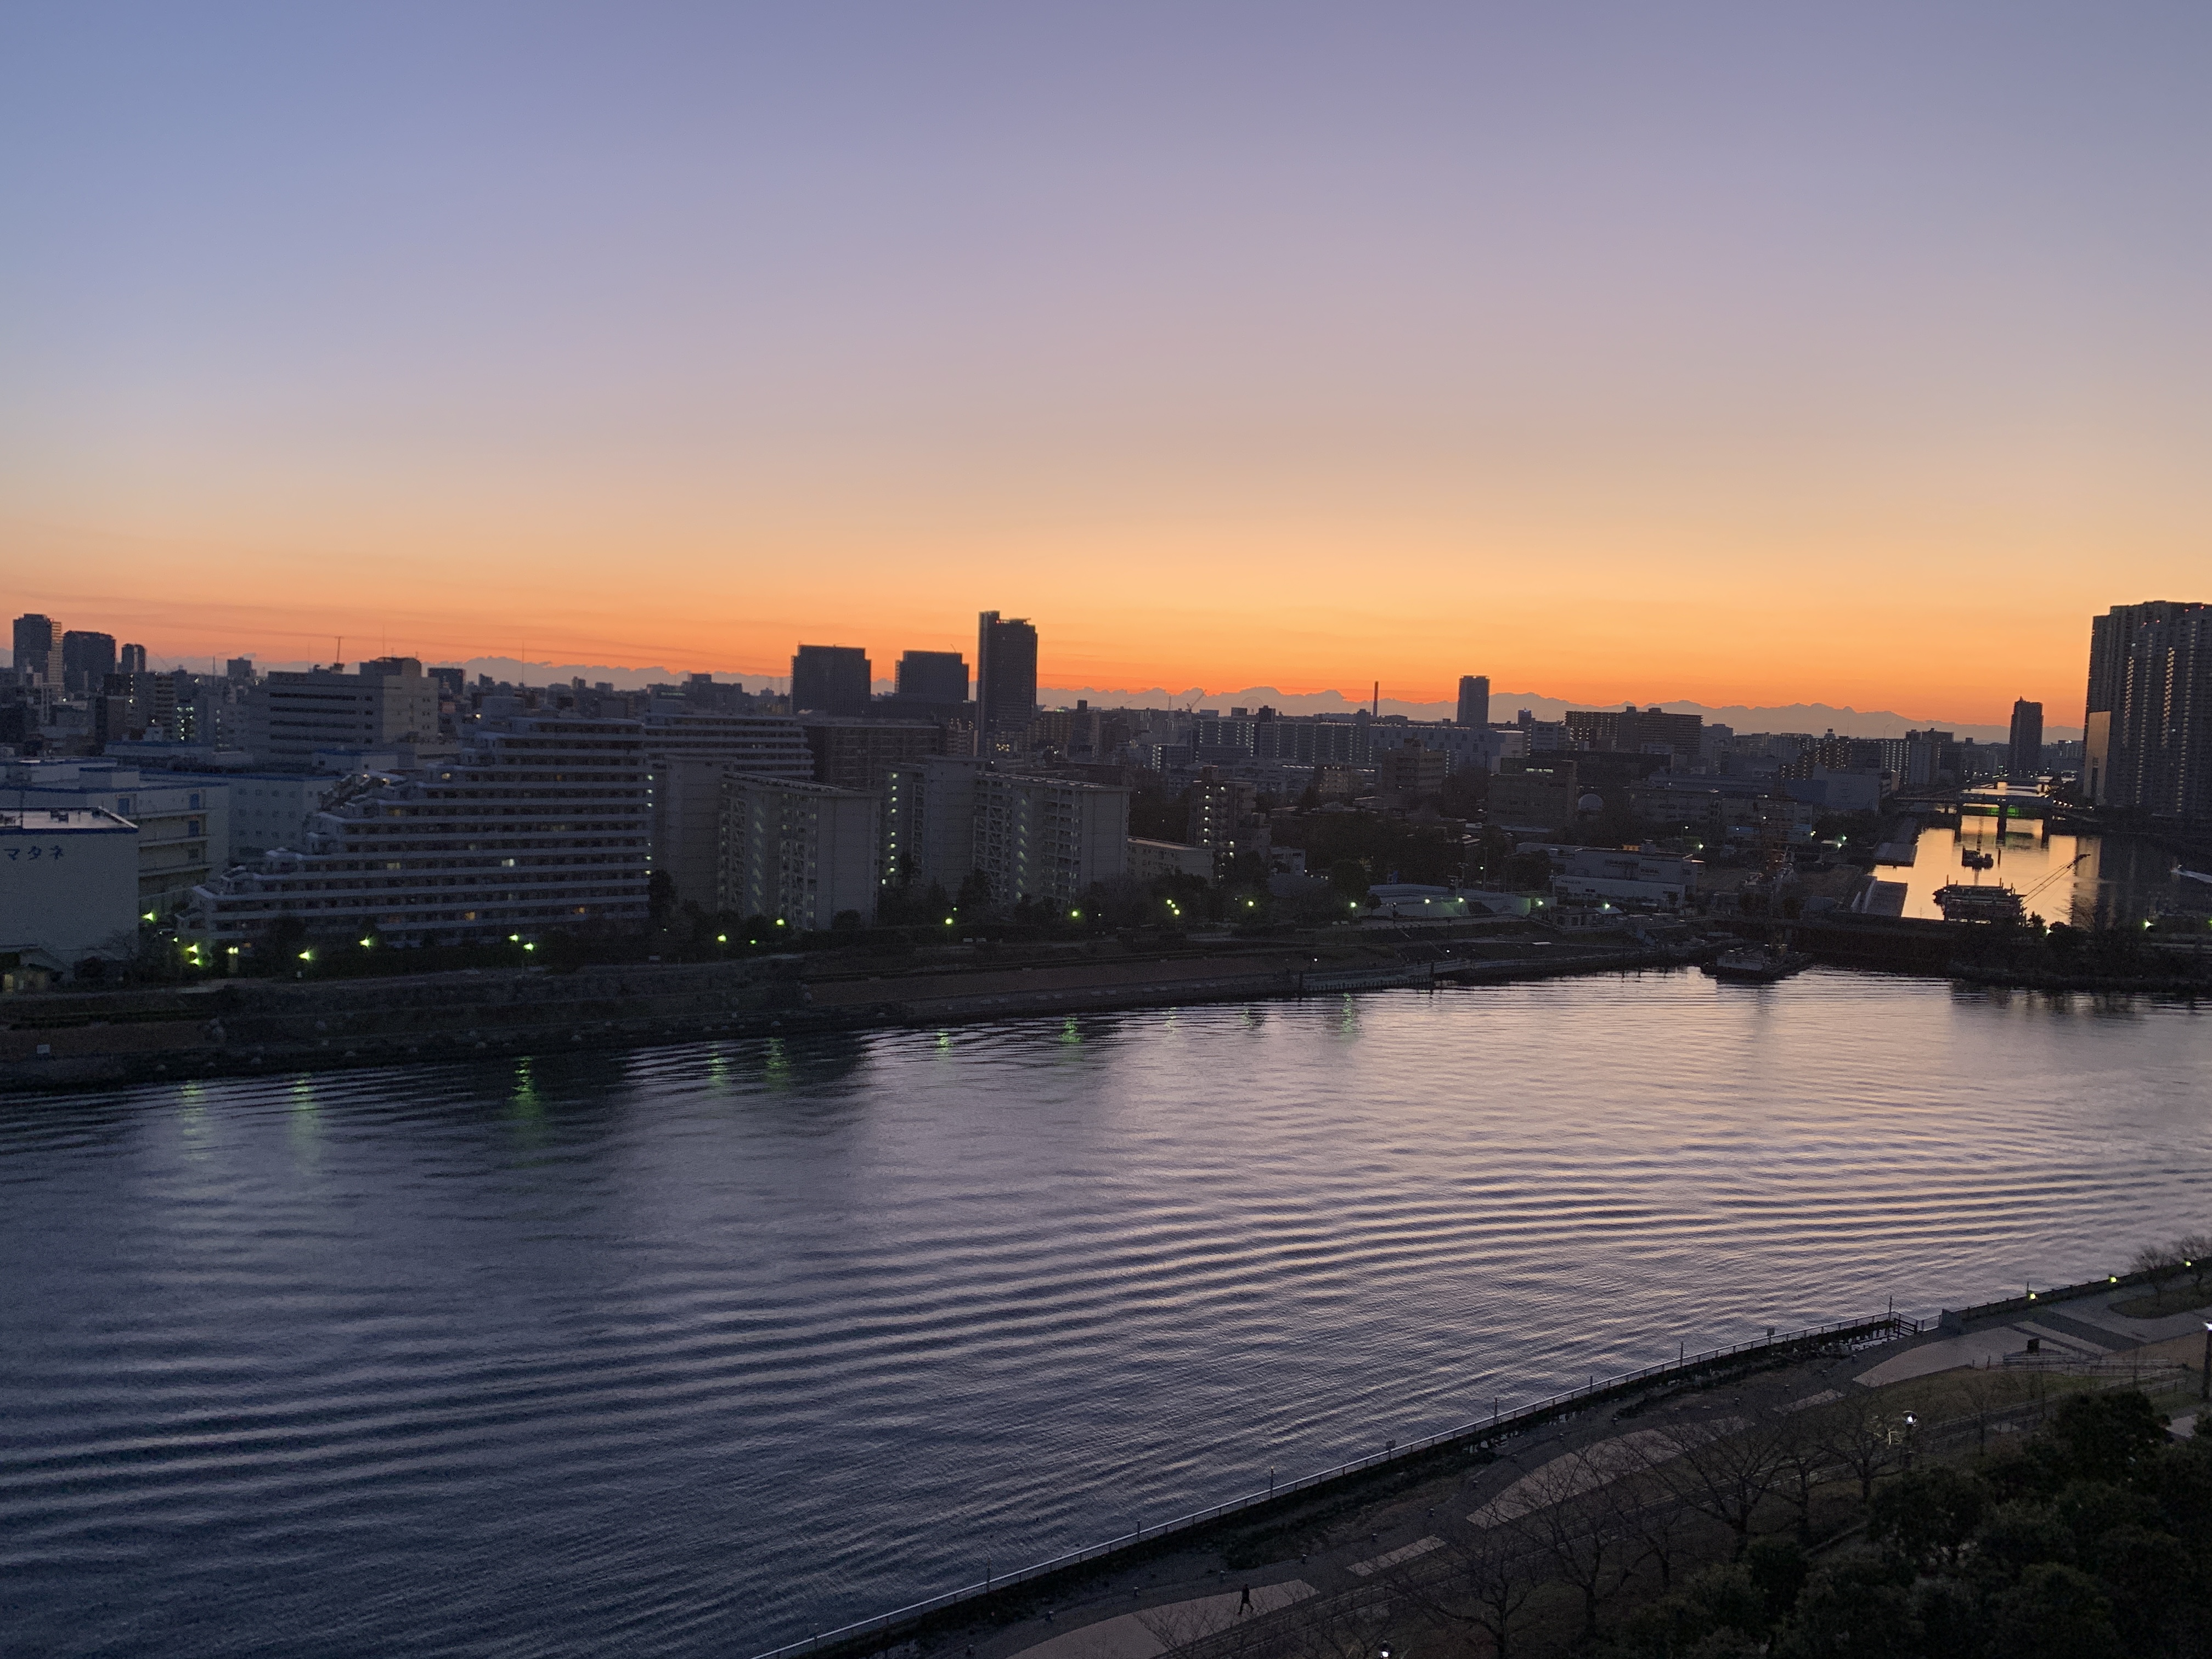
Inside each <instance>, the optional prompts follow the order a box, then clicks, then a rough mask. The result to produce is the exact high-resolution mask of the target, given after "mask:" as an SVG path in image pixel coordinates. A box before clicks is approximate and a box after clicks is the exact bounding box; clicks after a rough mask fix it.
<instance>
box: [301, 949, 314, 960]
mask: <svg viewBox="0 0 2212 1659" xmlns="http://www.w3.org/2000/svg"><path fill="white" fill-rule="evenodd" d="M314 959H315V953H314V952H313V951H301V952H300V960H301V961H302V962H313V960H314Z"/></svg>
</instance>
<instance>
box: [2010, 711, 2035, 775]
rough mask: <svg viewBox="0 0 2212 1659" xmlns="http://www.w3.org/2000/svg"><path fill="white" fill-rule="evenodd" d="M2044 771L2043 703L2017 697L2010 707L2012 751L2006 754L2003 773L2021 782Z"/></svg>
mask: <svg viewBox="0 0 2212 1659" xmlns="http://www.w3.org/2000/svg"><path fill="white" fill-rule="evenodd" d="M2042 771H2043V705H2042V704H2041V703H2039V702H2028V700H2027V698H2025V697H2020V698H2016V699H2015V701H2014V702H2013V706H2012V752H2011V753H2010V754H2009V755H2008V756H2006V757H2005V775H2006V776H2007V777H2008V778H2019V779H2021V780H2023V781H2025V780H2027V779H2029V778H2033V777H2037V776H2039V775H2041V774H2042Z"/></svg>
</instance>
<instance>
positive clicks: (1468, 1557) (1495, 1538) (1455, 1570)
mask: <svg viewBox="0 0 2212 1659" xmlns="http://www.w3.org/2000/svg"><path fill="white" fill-rule="evenodd" d="M1443 1540H1444V1547H1443V1550H1442V1551H1439V1552H1437V1553H1438V1554H1440V1555H1442V1556H1443V1560H1442V1561H1441V1562H1440V1563H1439V1564H1438V1565H1437V1568H1433V1569H1431V1570H1430V1571H1426V1572H1424V1573H1420V1574H1419V1575H1408V1576H1407V1577H1406V1579H1405V1580H1404V1581H1402V1582H1403V1583H1404V1584H1405V1587H1406V1589H1407V1594H1408V1595H1410V1596H1411V1597H1412V1598H1413V1601H1415V1602H1416V1603H1417V1604H1418V1605H1419V1606H1420V1607H1421V1608H1422V1609H1423V1610H1424V1611H1425V1612H1426V1613H1429V1614H1431V1616H1432V1617H1434V1618H1437V1619H1438V1620H1443V1621H1444V1622H1446V1623H1448V1624H1453V1625H1458V1626H1464V1627H1468V1628H1471V1629H1474V1630H1480V1631H1481V1632H1483V1633H1484V1634H1485V1635H1486V1636H1488V1637H1489V1638H1490V1644H1491V1648H1492V1651H1493V1652H1494V1653H1495V1654H1496V1655H1497V1659H1512V1640H1513V1633H1514V1632H1515V1631H1516V1630H1518V1629H1519V1628H1520V1624H1521V1614H1522V1609H1523V1608H1525V1607H1527V1606H1528V1598H1529V1597H1530V1596H1531V1595H1534V1594H1535V1592H1536V1587H1537V1585H1538V1584H1540V1583H1542V1582H1543V1568H1542V1563H1541V1559H1540V1558H1539V1557H1538V1555H1537V1553H1536V1552H1535V1550H1534V1548H1532V1547H1531V1541H1530V1540H1529V1539H1528V1536H1527V1535H1526V1534H1523V1533H1522V1530H1521V1529H1520V1528H1518V1527H1516V1526H1513V1525H1510V1524H1509V1525H1504V1526H1496V1527H1480V1528H1472V1527H1470V1528H1461V1527H1457V1526H1455V1527H1450V1528H1446V1529H1445V1531H1444V1534H1443Z"/></svg>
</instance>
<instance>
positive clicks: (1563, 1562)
mask: <svg viewBox="0 0 2212 1659" xmlns="http://www.w3.org/2000/svg"><path fill="white" fill-rule="evenodd" d="M2050 1386H2051V1384H2050V1382H2049V1380H2048V1379H2047V1378H2045V1377H2042V1376H2033V1377H2032V1378H2021V1377H2019V1376H2008V1375H2005V1374H2002V1373H1996V1374H1988V1373H1984V1374H1980V1379H1979V1381H1978V1383H1971V1382H1970V1383H1966V1384H1964V1385H1963V1386H1962V1387H1961V1389H1960V1391H1959V1393H1958V1395H1956V1397H1955V1398H1956V1402H1957V1404H1958V1405H1959V1406H1960V1407H1961V1408H1962V1415H1960V1417H1959V1418H1957V1419H1954V1425H1953V1426H1954V1431H1956V1432H1958V1433H1960V1434H1965V1435H1969V1436H1971V1437H1972V1439H1971V1440H1970V1441H1969V1444H1970V1445H1971V1446H1972V1448H1973V1449H1972V1452H1971V1453H1970V1456H1971V1459H1972V1467H1970V1468H1966V1469H1960V1468H1951V1467H1946V1466H1942V1465H1937V1464H1933V1463H1931V1462H1930V1461H1929V1458H1928V1457H1927V1455H1926V1442H1927V1440H1928V1438H1929V1431H1927V1430H1926V1429H1925V1428H1924V1427H1923V1425H1916V1424H1915V1422H1914V1421H1913V1419H1912V1418H1911V1415H1910V1414H1908V1413H1905V1412H1904V1411H1903V1410H1901V1409H1899V1407H1897V1406H1896V1405H1895V1404H1894V1403H1893V1402H1892V1401H1887V1400H1885V1399H1884V1398H1883V1396H1882V1395H1880V1394H1878V1393H1875V1392H1872V1391H1866V1390H1859V1389H1852V1390H1850V1392H1849V1393H1847V1394H1846V1395H1844V1397H1842V1398H1839V1399H1838V1400H1836V1401H1832V1402H1830V1403H1828V1404H1826V1405H1825V1406H1821V1407H1814V1408H1811V1409H1808V1410H1805V1411H1802V1412H1787V1411H1784V1412H1770V1413H1757V1414H1754V1415H1753V1416H1751V1417H1748V1418H1729V1419H1716V1420H1712V1421H1710V1422H1707V1423H1704V1424H1700V1425H1689V1426H1686V1427H1680V1428H1671V1427H1670V1428H1668V1429H1667V1430H1664V1431H1644V1433H1641V1434H1632V1435H1629V1436H1626V1437H1621V1438H1619V1439H1614V1440H1610V1441H1604V1442H1600V1443H1596V1444H1595V1445H1593V1446H1591V1447H1589V1448H1586V1449H1582V1450H1578V1451H1571V1452H1567V1453H1565V1454H1564V1455H1560V1456H1559V1457H1557V1458H1555V1459H1553V1460H1552V1461H1551V1462H1547V1463H1545V1464H1543V1465H1542V1466H1541V1468H1537V1469H1535V1470H1534V1471H1532V1472H1531V1473H1530V1474H1528V1475H1526V1476H1524V1477H1523V1478H1522V1480H1519V1481H1517V1482H1516V1483H1515V1484H1514V1485H1513V1486H1510V1487H1509V1488H1508V1489H1507V1491H1506V1492H1504V1493H1503V1494H1501V1495H1500V1496H1499V1497H1498V1498H1496V1499H1493V1500H1492V1503H1491V1504H1488V1505H1486V1506H1485V1508H1484V1509H1483V1510H1481V1511H1479V1512H1478V1514H1477V1515H1476V1516H1474V1517H1473V1519H1472V1520H1471V1521H1469V1522H1465V1523H1462V1522H1459V1521H1458V1520H1457V1518H1456V1517H1455V1518H1454V1519H1452V1520H1450V1521H1443V1520H1441V1518H1439V1519H1436V1520H1432V1521H1431V1525H1432V1526H1433V1527H1435V1528H1436V1533H1435V1536H1436V1537H1437V1540H1438V1542H1437V1546H1436V1547H1433V1548H1431V1550H1430V1551H1429V1553H1426V1554H1424V1555H1421V1556H1419V1557H1417V1558H1415V1559H1411V1560H1408V1561H1407V1562H1405V1563H1404V1564H1402V1565H1400V1566H1399V1567H1397V1568H1396V1569H1395V1570H1393V1571H1389V1572H1387V1573H1384V1574H1380V1575H1376V1577H1373V1578H1371V1579H1370V1580H1369V1581H1367V1582H1365V1583H1362V1584H1361V1585H1359V1586H1358V1587H1357V1588H1356V1589H1352V1590H1351V1591H1348V1592H1345V1593H1342V1594H1340V1595H1328V1596H1321V1597H1316V1598H1313V1599H1311V1600H1310V1601H1307V1602H1304V1603H1301V1604H1299V1605H1298V1606H1297V1607H1295V1608H1294V1609H1292V1610H1291V1611H1289V1612H1287V1613H1283V1614H1279V1615H1278V1616H1276V1617H1275V1618H1273V1619H1271V1620H1266V1621H1264V1622H1257V1623H1255V1624H1254V1625H1253V1626H1250V1627H1249V1628H1243V1627H1238V1626H1232V1627H1231V1629H1230V1630H1229V1631H1228V1632H1221V1633H1217V1634H1213V1635H1212V1636H1211V1637H1210V1638H1206V1639H1203V1640H1202V1641H1201V1640H1199V1638H1201V1637H1202V1636H1204V1635H1205V1632H1204V1630H1203V1629H1202V1628H1201V1627H1200V1626H1198V1624H1197V1622H1196V1621H1195V1620H1194V1619H1193V1618H1192V1616H1191V1615H1190V1614H1189V1613H1182V1614H1179V1613H1177V1611H1176V1609H1164V1610H1162V1612H1161V1613H1158V1614H1156V1615H1154V1616H1153V1617H1152V1620H1151V1622H1152V1624H1153V1625H1154V1626H1155V1634H1156V1635H1158V1637H1159V1638H1161V1639H1162V1640H1163V1642H1164V1643H1165V1644H1167V1645H1168V1646H1169V1647H1170V1648H1171V1649H1172V1648H1176V1647H1178V1646H1180V1645H1182V1644H1187V1643H1193V1642H1194V1641H1195V1642H1197V1643H1198V1644H1197V1645H1196V1646H1194V1647H1193V1648H1192V1652H1193V1653H1194V1655H1203V1656H1206V1659H1247V1656H1249V1659H1262V1656H1268V1659H1353V1656H1355V1655H1359V1656H1372V1655H1373V1654H1374V1653H1375V1652H1376V1650H1377V1646H1378V1644H1389V1643H1391V1642H1393V1641H1394V1640H1402V1639H1403V1638H1404V1636H1405V1634H1406V1633H1407V1631H1408V1628H1409V1625H1410V1626H1423V1627H1425V1628H1426V1630H1427V1632H1429V1633H1428V1635H1427V1636H1425V1638H1423V1642H1424V1644H1426V1643H1428V1642H1432V1641H1434V1640H1435V1639H1437V1636H1438V1634H1439V1633H1443V1634H1444V1635H1445V1638H1446V1639H1447V1640H1449V1641H1451V1643H1452V1645H1450V1646H1449V1647H1447V1648H1445V1649H1444V1650H1443V1651H1447V1652H1463V1653H1468V1654H1478V1653H1479V1654H1490V1655H1495V1656H1498V1659H1513V1656H1515V1655H1516V1654H1520V1653H1522V1652H1523V1651H1524V1650H1528V1649H1529V1648H1530V1644H1532V1643H1533V1642H1535V1641H1537V1640H1539V1639H1543V1638H1551V1639H1548V1640H1546V1642H1545V1645H1546V1646H1547V1648H1550V1647H1553V1646H1555V1645H1556V1643H1557V1641H1558V1640H1559V1639H1560V1638H1561V1632H1560V1624H1559V1621H1560V1614H1561V1613H1562V1610H1563V1608H1562V1602H1561V1600H1560V1598H1561V1595H1562V1594H1563V1593H1564V1595H1565V1598H1566V1601H1565V1606H1567V1607H1573V1608H1574V1609H1575V1613H1573V1614H1571V1615H1569V1618H1570V1620H1571V1623H1572V1624H1573V1625H1574V1626H1576V1627H1577V1633H1576V1634H1574V1635H1572V1636H1571V1637H1565V1638H1564V1639H1565V1642H1566V1644H1567V1645H1568V1646H1570V1647H1571V1648H1572V1649H1573V1650H1578V1651H1581V1652H1583V1653H1586V1654H1589V1655H1593V1656H1605V1659H1747V1656H1751V1655H1754V1654H1766V1655H1773V1656H1778V1659H1843V1656H1854V1659H1857V1656H1875V1659H1916V1656H1922V1655H1929V1656H1942V1659H1981V1656H1984V1655H1987V1656H1990V1659H1996V1656H1997V1655H1999V1654H2002V1655H2004V1656H2007V1659H2012V1656H2025V1659H2074V1656H2081V1659H2118V1656H2119V1655H2121V1654H2129V1655H2134V1654H2142V1655H2147V1656H2171V1659H2197V1656H2199V1655H2202V1654H2205V1653H2207V1652H2212V1639H2208V1638H2207V1632H2208V1630H2212V1601H2208V1600H2207V1597H2208V1595H2212V1438H2208V1437H2205V1436H2203V1435H2201V1434H2200V1436H2199V1437H2197V1439H2196V1440H2194V1441H2192V1442H2191V1443H2187V1444H2177V1443H2169V1442H2168V1441H2167V1440H2166V1434H2165V1431H2164V1426H2163V1422H2162V1419H2160V1418H2158V1417H2157V1415H2156V1414H2155V1413H2154V1412H2153V1411H2152V1409H2151V1407H2150V1404H2149V1401H2148V1400H2147V1399H2146V1398H2145V1397H2144V1396H2143V1395H2141V1394H2140V1393H2136V1392H2133V1391H2129V1392H2124V1393H2110V1394H2102V1395H2079V1394H2076V1395H2068V1396H2067V1397H2066V1398H2065V1399H2064V1400H2063V1401H2062V1402H2061V1403H2059V1405H2058V1406H2057V1410H2056V1412H2055V1413H2053V1414H2052V1415H2051V1421H2050V1423H2049V1425H2048V1427H2047V1428H2046V1429H2045V1431H2044V1432H2042V1433H2041V1434H2039V1436H2038V1437H2036V1438H2035V1439H2033V1440H2032V1441H2031V1442H2029V1443H2027V1444H2026V1446H2025V1447H2024V1448H2022V1447H2013V1448H2011V1449H2000V1450H1998V1451H1996V1452H1990V1450H1989V1449H1988V1446H1989V1440H1988V1430H1989V1427H1990V1423H1991V1421H1992V1419H1994V1418H1996V1417H1997V1416H1998V1415H2000V1414H2001V1413H2004V1412H2007V1411H2010V1410H2014V1409H2017V1408H2019V1407H2020V1406H2021V1401H2022V1400H2023V1399H2024V1398H2025V1399H2026V1400H2027V1401H2028V1403H2029V1404H2030V1406H2031V1407H2033V1409H2035V1410H2037V1411H2039V1412H2040V1411H2042V1410H2044V1409H2045V1407H2046V1406H2047V1403H2048V1402H2047V1401H2045V1399H2044V1398H2043V1395H2044V1394H2045V1392H2046V1391H2047V1390H2048V1389H2049V1388H2050ZM1826 1489H1840V1494H1841V1496H1842V1498H1844V1499H1845V1500H1855V1504H1856V1507H1857V1510H1858V1512H1859V1514H1860V1516H1861V1517H1862V1519H1863V1522H1864V1523H1865V1531H1864V1534H1863V1536H1864V1539H1865V1545H1864V1547H1860V1548H1857V1549H1850V1548H1849V1547H1847V1550H1846V1553H1844V1554H1843V1555H1842V1556H1840V1557H1838V1558H1837V1559H1831V1560H1828V1561H1826V1563H1824V1564H1821V1565H1814V1562H1813V1561H1812V1560H1811V1559H1810V1558H1809V1555H1808V1549H1809V1548H1810V1546H1811V1544H1812V1541H1813V1535H1814V1524H1815V1500H1816V1498H1818V1497H1820V1494H1821V1493H1822V1492H1824V1490H1826ZM1777 1514H1779V1516H1781V1517H1783V1523H1782V1525H1781V1527H1780V1528H1778V1529H1776V1530H1766V1529H1765V1528H1767V1527H1768V1525H1769V1524H1770V1523H1771V1522H1772V1521H1773V1520H1774V1519H1775V1518H1776V1517H1777ZM1716 1539H1719V1540H1723V1541H1725V1543H1724V1550H1725V1555H1726V1559H1723V1560H1721V1561H1719V1562H1717V1563H1714V1564H1712V1565H1704V1566H1702V1567H1698V1566H1697V1564H1698V1563H1699V1562H1701V1561H1705V1560H1709V1559H1710V1558H1711V1554H1712V1553H1713V1549H1714V1541H1715V1540H1716ZM1693 1569H1694V1570H1693ZM1629 1600H1635V1601H1639V1602H1640V1605H1638V1606H1636V1607H1633V1608H1632V1610H1631V1611H1629V1612H1628V1613H1627V1614H1626V1616H1625V1617H1622V1618H1620V1619H1618V1620H1616V1621H1615V1622H1614V1623H1613V1626H1612V1627H1611V1628H1607V1624H1606V1615H1607V1613H1608V1611H1609V1610H1611V1609H1612V1608H1613V1607H1614V1606H1615V1605H1616V1604H1617V1603H1620V1602H1622V1601H1629ZM1424 1650H1425V1651H1427V1650H1428V1649H1427V1647H1426V1646H1424Z"/></svg>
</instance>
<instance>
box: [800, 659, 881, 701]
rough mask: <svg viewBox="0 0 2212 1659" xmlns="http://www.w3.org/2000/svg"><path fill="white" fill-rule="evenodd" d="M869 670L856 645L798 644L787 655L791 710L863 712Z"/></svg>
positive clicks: (868, 692)
mask: <svg viewBox="0 0 2212 1659" xmlns="http://www.w3.org/2000/svg"><path fill="white" fill-rule="evenodd" d="M872 672H873V671H872V669H871V668H870V667H869V665H868V653H867V652H866V650H865V649H863V648H862V647H860V646H857V645H802V646H800V647H799V654H798V655H796V656H794V657H793V658H792V659H791V712H792V713H793V714H797V713H799V711H800V710H801V709H805V710H808V711H811V713H814V714H866V713H867V712H868V698H869V696H871V694H872V692H873V690H874V682H873V680H872V678H871V677H872Z"/></svg>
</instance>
